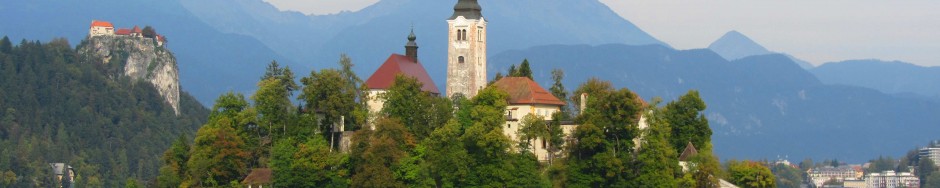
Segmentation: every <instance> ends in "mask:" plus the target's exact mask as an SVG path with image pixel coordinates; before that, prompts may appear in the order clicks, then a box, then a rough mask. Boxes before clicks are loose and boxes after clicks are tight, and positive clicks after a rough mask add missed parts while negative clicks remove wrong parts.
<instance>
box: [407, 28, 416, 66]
mask: <svg viewBox="0 0 940 188" xmlns="http://www.w3.org/2000/svg"><path fill="white" fill-rule="evenodd" d="M415 39H417V37H415V29H414V26H412V28H411V34H410V35H408V44H407V45H405V56H408V57H410V58H411V59H414V60H415V63H418V43H415Z"/></svg>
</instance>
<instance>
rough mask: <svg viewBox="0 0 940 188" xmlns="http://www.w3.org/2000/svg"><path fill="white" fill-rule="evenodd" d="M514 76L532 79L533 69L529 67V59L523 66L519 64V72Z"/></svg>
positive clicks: (524, 61) (523, 61)
mask: <svg viewBox="0 0 940 188" xmlns="http://www.w3.org/2000/svg"><path fill="white" fill-rule="evenodd" d="M512 76H515V77H528V78H529V79H532V68H530V67H529V59H523V60H522V64H519V71H518V72H516V74H515V75H512Z"/></svg>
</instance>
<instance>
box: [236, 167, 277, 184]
mask: <svg viewBox="0 0 940 188" xmlns="http://www.w3.org/2000/svg"><path fill="white" fill-rule="evenodd" d="M272 175H273V174H272V173H271V169H270V168H255V169H251V173H249V174H248V176H247V177H245V179H244V180H242V183H243V184H249V185H266V184H271V178H272Z"/></svg>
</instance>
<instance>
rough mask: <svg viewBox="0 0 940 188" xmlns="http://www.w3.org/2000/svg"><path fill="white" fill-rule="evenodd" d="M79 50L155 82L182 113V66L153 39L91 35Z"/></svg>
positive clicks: (177, 111) (95, 59)
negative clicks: (180, 76) (180, 70)
mask: <svg viewBox="0 0 940 188" xmlns="http://www.w3.org/2000/svg"><path fill="white" fill-rule="evenodd" d="M78 52H79V53H80V54H84V55H86V56H87V57H90V58H92V59H91V60H92V61H94V62H100V63H103V64H106V65H109V66H108V67H113V68H114V70H115V72H117V73H123V75H125V76H127V77H130V78H131V79H135V80H144V81H147V82H149V83H151V84H153V86H154V88H156V89H157V91H159V92H160V96H163V98H164V100H165V101H166V102H167V103H168V104H169V105H170V106H172V107H173V111H175V112H176V114H177V115H179V101H180V84H179V69H178V68H177V64H176V58H175V57H173V53H171V52H170V51H169V50H167V49H166V48H165V47H164V46H159V45H158V44H157V43H156V42H154V40H153V39H150V38H141V37H130V36H95V37H89V38H88V39H86V40H85V41H83V42H82V44H80V45H79V46H78Z"/></svg>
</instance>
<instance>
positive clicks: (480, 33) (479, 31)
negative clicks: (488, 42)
mask: <svg viewBox="0 0 940 188" xmlns="http://www.w3.org/2000/svg"><path fill="white" fill-rule="evenodd" d="M477 41H480V42H483V27H478V28H477Z"/></svg>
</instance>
